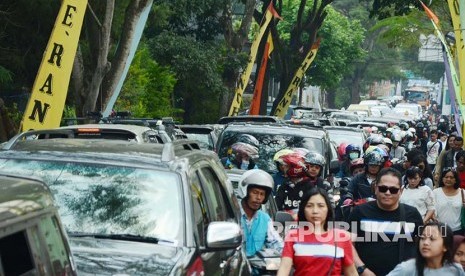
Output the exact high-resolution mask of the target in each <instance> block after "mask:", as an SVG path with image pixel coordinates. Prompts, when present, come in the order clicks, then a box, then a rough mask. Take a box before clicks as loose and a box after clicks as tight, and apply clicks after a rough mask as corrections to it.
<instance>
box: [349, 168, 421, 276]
mask: <svg viewBox="0 0 465 276" xmlns="http://www.w3.org/2000/svg"><path fill="white" fill-rule="evenodd" d="M374 189H375V195H376V201H371V202H368V203H365V204H363V205H360V206H357V207H356V208H355V209H354V210H353V211H352V213H351V214H350V217H349V222H350V223H351V224H350V227H351V232H353V233H354V234H355V233H356V234H357V241H355V243H354V246H355V249H357V253H358V257H359V258H358V257H357V256H355V264H356V266H357V271H358V272H359V274H361V275H373V274H372V272H373V273H375V274H376V275H386V274H388V273H389V272H390V271H391V270H392V269H394V267H395V266H396V265H397V264H398V263H400V262H402V261H404V260H407V259H410V258H412V257H414V256H415V252H416V251H415V249H416V246H415V240H414V239H415V237H416V236H417V233H418V227H419V226H421V225H423V220H422V217H421V215H420V213H419V212H418V211H417V209H416V208H415V207H412V206H409V205H406V204H402V203H400V202H399V199H400V195H401V194H402V188H401V175H400V173H399V171H397V170H395V169H392V168H384V169H382V170H381V171H380V172H379V174H378V175H377V177H376V179H375V186H374Z"/></svg>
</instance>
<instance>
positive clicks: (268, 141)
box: [218, 128, 326, 173]
mask: <svg viewBox="0 0 465 276" xmlns="http://www.w3.org/2000/svg"><path fill="white" fill-rule="evenodd" d="M280 131H281V133H279V132H277V131H273V132H271V131H270V132H269V133H254V132H249V131H244V132H242V131H241V132H239V131H234V130H225V131H223V138H222V140H221V144H220V145H219V149H218V156H219V157H220V158H227V157H228V149H229V148H230V147H231V145H232V144H234V143H235V142H236V141H237V137H238V136H239V135H241V134H243V133H246V134H251V135H253V136H254V137H255V138H257V140H258V141H259V143H260V145H259V149H258V155H259V157H258V159H257V160H255V161H256V163H257V166H258V168H259V169H262V170H265V171H267V172H270V173H273V172H276V170H277V169H276V165H275V163H274V162H273V156H274V155H275V153H276V152H278V151H280V150H281V149H284V148H306V149H309V150H313V151H316V152H319V153H321V154H322V155H323V156H326V153H324V152H323V151H324V148H323V141H322V140H321V139H320V138H317V137H308V136H303V135H305V134H304V133H305V132H304V131H300V130H294V131H290V130H289V129H284V128H283V130H280ZM286 131H287V133H284V132H286Z"/></svg>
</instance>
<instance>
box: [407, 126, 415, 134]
mask: <svg viewBox="0 0 465 276" xmlns="http://www.w3.org/2000/svg"><path fill="white" fill-rule="evenodd" d="M407 131H410V132H411V133H412V134H415V133H416V132H417V130H416V129H414V128H413V127H411V128H409V129H407Z"/></svg>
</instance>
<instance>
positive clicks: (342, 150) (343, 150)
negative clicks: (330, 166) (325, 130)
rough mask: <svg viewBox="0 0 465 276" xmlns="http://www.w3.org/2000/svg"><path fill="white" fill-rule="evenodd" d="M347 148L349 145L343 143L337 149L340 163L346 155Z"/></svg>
mask: <svg viewBox="0 0 465 276" xmlns="http://www.w3.org/2000/svg"><path fill="white" fill-rule="evenodd" d="M347 146H348V145H347V143H341V144H339V146H338V147H337V156H338V158H339V161H342V160H343V159H344V156H345V155H346V148H347Z"/></svg>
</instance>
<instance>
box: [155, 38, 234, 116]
mask: <svg viewBox="0 0 465 276" xmlns="http://www.w3.org/2000/svg"><path fill="white" fill-rule="evenodd" d="M149 45H150V46H149V47H150V49H151V54H152V55H153V56H154V57H155V60H157V61H158V62H159V63H160V64H161V65H164V66H170V68H171V69H172V70H173V72H174V73H175V74H176V78H177V83H176V86H175V88H174V107H176V108H178V109H182V110H184V117H183V121H184V122H186V123H207V122H212V118H218V117H219V110H220V106H219V103H220V95H221V93H223V91H224V90H225V89H226V88H225V87H224V84H223V80H222V78H221V72H222V71H223V68H224V66H225V60H224V56H222V51H223V50H224V47H223V46H222V45H221V44H219V43H216V42H214V41H210V42H201V41H198V40H196V39H195V38H194V37H189V36H179V35H175V34H172V33H170V32H164V33H162V34H160V35H158V36H156V37H155V38H153V39H151V40H150V43H149Z"/></svg>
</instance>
